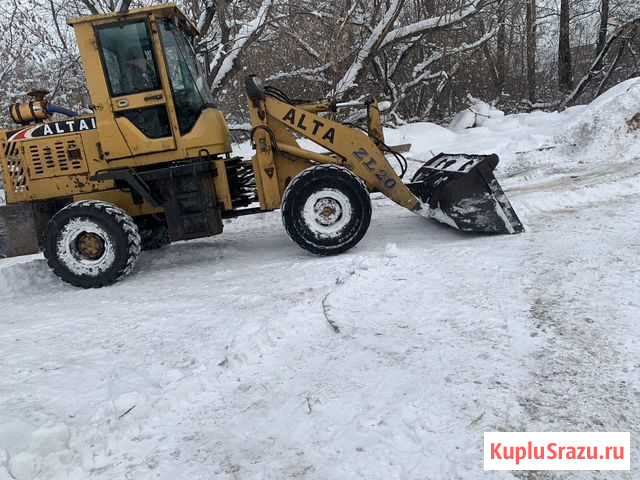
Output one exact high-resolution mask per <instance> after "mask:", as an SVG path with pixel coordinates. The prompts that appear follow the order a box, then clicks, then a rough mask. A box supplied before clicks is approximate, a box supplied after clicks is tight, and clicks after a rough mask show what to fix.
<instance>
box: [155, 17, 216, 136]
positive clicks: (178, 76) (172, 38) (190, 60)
mask: <svg viewBox="0 0 640 480" xmlns="http://www.w3.org/2000/svg"><path fill="white" fill-rule="evenodd" d="M160 35H161V37H162V44H163V46H164V52H165V58H166V60H167V67H168V69H169V77H170V78H171V86H172V89H173V102H174V104H175V106H176V113H177V116H178V125H179V127H180V133H181V134H185V133H187V132H189V131H190V130H191V129H192V128H193V125H194V124H195V123H196V121H197V120H198V117H199V116H200V112H202V110H203V109H204V108H205V107H206V106H207V105H208V104H211V103H212V101H213V100H212V98H211V93H210V92H209V88H208V86H207V82H206V79H205V76H204V74H203V73H202V70H201V68H200V65H199V63H198V61H197V58H196V52H195V50H194V48H193V44H192V38H191V37H190V36H188V35H187V34H186V33H185V32H184V31H183V30H181V29H180V28H179V27H178V26H177V25H176V24H175V23H174V21H173V20H170V19H166V20H163V21H162V22H160Z"/></svg>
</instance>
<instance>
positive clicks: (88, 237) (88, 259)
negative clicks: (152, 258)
mask: <svg viewBox="0 0 640 480" xmlns="http://www.w3.org/2000/svg"><path fill="white" fill-rule="evenodd" d="M140 250H141V240H140V234H139V232H138V227H137V226H136V224H135V222H134V220H133V219H132V218H131V217H130V216H129V215H128V214H127V213H126V212H125V211H124V210H122V209H120V208H118V207H116V206H115V205H112V204H110V203H106V202H100V201H95V200H87V201H82V202H76V203H72V204H70V205H67V206H66V207H64V208H63V209H62V210H60V211H58V213H56V214H55V215H54V216H53V218H51V220H50V221H49V225H48V228H47V237H46V239H45V242H44V256H45V258H46V259H47V263H48V264H49V267H50V268H51V269H52V270H53V272H54V273H55V274H56V275H57V276H58V277H60V278H61V279H62V280H64V281H65V282H67V283H70V284H71V285H75V286H77V287H82V288H99V287H104V286H107V285H111V284H113V283H115V282H117V281H118V280H120V279H122V278H124V277H125V276H127V275H128V274H130V273H131V272H132V271H133V268H134V266H135V264H136V261H137V260H138V255H139V254H140Z"/></svg>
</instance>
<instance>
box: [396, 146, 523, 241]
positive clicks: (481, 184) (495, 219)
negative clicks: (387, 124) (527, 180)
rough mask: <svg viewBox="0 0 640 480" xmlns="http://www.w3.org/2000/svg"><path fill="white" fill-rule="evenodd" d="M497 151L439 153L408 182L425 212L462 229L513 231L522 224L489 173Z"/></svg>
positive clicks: (499, 232) (510, 232)
mask: <svg viewBox="0 0 640 480" xmlns="http://www.w3.org/2000/svg"><path fill="white" fill-rule="evenodd" d="M498 161H499V159H498V156H497V155H452V154H445V153H443V154H440V155H438V156H437V157H434V158H432V159H431V160H429V161H428V162H426V163H425V164H424V165H423V166H422V167H420V169H419V170H418V171H417V172H416V174H415V175H414V177H413V179H412V181H411V183H410V184H409V185H408V186H409V188H410V189H411V191H412V192H413V193H414V194H415V195H416V196H418V198H420V199H421V200H422V202H423V203H424V204H425V205H426V206H428V209H429V213H428V216H429V217H431V218H433V219H435V220H438V221H440V222H442V223H445V224H447V225H450V226H452V227H454V228H457V229H459V230H461V231H465V232H479V233H495V234H514V233H521V232H523V231H524V226H523V225H522V222H521V221H520V219H519V218H518V215H517V214H516V212H515V210H514V209H513V207H512V206H511V203H510V202H509V199H508V198H507V196H506V195H505V193H504V191H503V190H502V187H501V186H500V183H499V182H498V180H497V179H496V178H495V176H494V175H493V171H494V170H495V168H496V166H497V165H498Z"/></svg>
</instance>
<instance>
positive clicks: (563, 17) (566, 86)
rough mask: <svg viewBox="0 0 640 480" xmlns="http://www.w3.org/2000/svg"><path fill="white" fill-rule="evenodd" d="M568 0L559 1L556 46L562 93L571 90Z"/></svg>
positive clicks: (571, 70)
mask: <svg viewBox="0 0 640 480" xmlns="http://www.w3.org/2000/svg"><path fill="white" fill-rule="evenodd" d="M569 8H570V7H569V0H560V41H559V45H558V86H559V87H560V91H561V92H562V93H569V92H570V91H571V89H572V88H573V69H572V67H571V38H570V30H569V18H570V12H569Z"/></svg>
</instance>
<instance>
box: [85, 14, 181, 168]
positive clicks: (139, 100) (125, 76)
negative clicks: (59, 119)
mask: <svg viewBox="0 0 640 480" xmlns="http://www.w3.org/2000/svg"><path fill="white" fill-rule="evenodd" d="M95 36H96V45H97V48H98V50H99V53H100V59H101V63H102V68H103V70H104V79H105V82H106V87H107V90H108V97H109V102H108V105H104V106H103V108H102V109H101V110H99V111H97V112H96V117H97V121H98V134H99V136H100V142H101V144H102V150H103V153H104V156H105V158H106V159H107V160H109V161H111V160H117V159H119V158H126V157H131V156H137V155H144V154H149V153H154V152H162V151H167V150H175V149H176V141H175V138H174V135H173V132H172V128H171V123H170V121H169V112H168V109H167V98H166V95H165V93H164V89H163V88H162V81H161V75H160V70H159V67H158V61H157V58H156V57H157V54H156V49H155V48H154V42H153V37H152V35H151V30H150V28H149V23H148V20H147V19H144V18H143V19H139V20H133V21H128V22H118V23H110V24H106V25H100V26H97V27H95ZM104 107H107V108H104Z"/></svg>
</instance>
